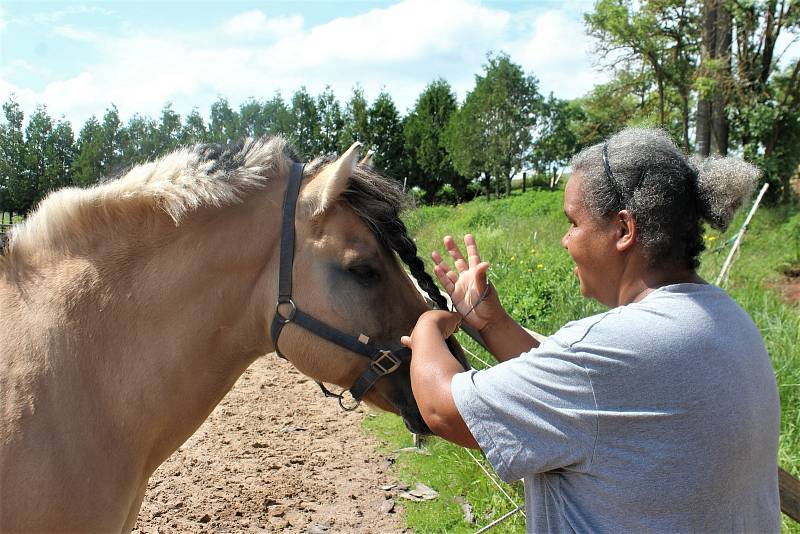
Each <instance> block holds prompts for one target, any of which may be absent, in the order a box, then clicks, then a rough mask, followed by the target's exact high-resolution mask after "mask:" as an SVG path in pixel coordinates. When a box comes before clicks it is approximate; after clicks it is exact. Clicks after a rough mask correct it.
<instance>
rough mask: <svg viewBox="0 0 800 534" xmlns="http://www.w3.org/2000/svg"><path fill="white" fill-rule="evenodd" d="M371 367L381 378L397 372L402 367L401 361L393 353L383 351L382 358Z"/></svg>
mask: <svg viewBox="0 0 800 534" xmlns="http://www.w3.org/2000/svg"><path fill="white" fill-rule="evenodd" d="M387 360H388V362H387ZM387 363H388V365H387ZM370 365H371V366H372V368H373V369H374V370H375V372H377V373H378V374H379V375H380V376H384V375H388V374H389V373H391V372H394V371H396V370H397V368H398V367H400V359H399V358H398V357H397V356H395V355H394V354H392V351H390V350H382V351H380V356H378V357H377V358H376V359H375V360H373V361H372V363H370Z"/></svg>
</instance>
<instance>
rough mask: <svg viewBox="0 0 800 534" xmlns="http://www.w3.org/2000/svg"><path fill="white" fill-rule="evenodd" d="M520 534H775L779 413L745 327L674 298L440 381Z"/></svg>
mask: <svg viewBox="0 0 800 534" xmlns="http://www.w3.org/2000/svg"><path fill="white" fill-rule="evenodd" d="M452 392H453V398H454V399H455V403H456V406H457V407H458V410H459V412H460V413H461V416H462V417H463V418H464V421H465V422H466V424H467V426H468V427H469V429H470V431H471V432H472V434H473V436H474V437H475V439H476V440H477V442H478V444H479V445H480V446H481V449H482V450H483V451H484V453H485V454H486V456H487V458H488V459H489V461H490V462H491V464H492V466H493V467H494V469H495V470H496V471H497V474H498V475H499V476H500V478H502V479H503V480H505V481H507V482H510V481H514V480H518V479H520V478H522V479H524V484H525V501H526V513H527V517H528V520H527V524H528V528H527V530H528V532H569V531H575V532H593V533H594V532H778V531H779V530H780V504H779V498H778V480H777V449H778V433H779V427H780V406H779V401H778V391H777V387H776V384H775V376H774V373H773V370H772V366H771V364H770V361H769V357H768V355H767V351H766V348H765V347H764V342H763V340H762V338H761V335H760V333H759V332H758V329H757V328H756V326H755V325H754V324H753V321H752V320H751V319H750V317H749V316H748V315H747V313H746V312H745V311H744V310H742V309H741V308H740V307H739V306H738V305H737V304H736V303H735V302H734V301H733V300H732V299H731V298H730V297H729V296H728V295H727V294H726V293H725V292H724V291H722V290H721V289H719V288H717V287H715V286H711V285H702V284H676V285H671V286H666V287H662V288H660V289H657V290H656V291H653V292H652V293H650V294H649V295H648V296H647V297H646V298H644V299H643V300H642V301H641V302H638V303H634V304H628V305H626V306H620V307H618V308H614V309H612V310H610V311H608V312H606V313H602V314H599V315H595V316H592V317H587V318H585V319H582V320H580V321H574V322H570V323H568V324H567V325H565V326H564V327H563V328H562V329H561V330H559V331H558V332H556V333H555V334H554V335H553V336H551V337H550V338H549V339H548V340H547V341H546V342H544V343H542V344H541V346H539V347H538V348H536V349H534V350H531V351H530V352H527V353H524V354H522V355H520V356H519V357H517V358H514V359H512V360H509V361H507V362H504V363H500V364H498V365H496V366H494V367H492V368H490V369H487V370H484V371H474V370H473V371H468V372H465V373H460V374H458V375H456V376H454V377H453V382H452Z"/></svg>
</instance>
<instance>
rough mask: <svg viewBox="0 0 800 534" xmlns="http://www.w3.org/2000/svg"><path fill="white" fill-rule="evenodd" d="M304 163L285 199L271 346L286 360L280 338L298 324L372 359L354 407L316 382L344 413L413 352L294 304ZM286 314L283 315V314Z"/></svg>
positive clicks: (295, 166) (295, 167) (353, 391)
mask: <svg viewBox="0 0 800 534" xmlns="http://www.w3.org/2000/svg"><path fill="white" fill-rule="evenodd" d="M304 167H305V165H303V164H302V163H292V169H291V172H290V173H289V184H288V186H287V187H286V194H285V196H284V198H283V223H282V226H281V249H280V270H279V272H278V302H277V304H276V305H275V316H274V317H273V318H272V326H271V328H270V334H271V336H272V343H273V345H274V346H275V353H276V354H277V355H278V356H280V357H281V358H283V359H286V356H284V355H283V354H282V353H281V351H280V349H279V348H278V338H279V337H280V335H281V331H282V330H283V327H284V326H286V325H287V324H289V323H295V324H297V325H298V326H301V327H303V328H305V329H306V330H308V331H309V332H312V333H314V334H316V335H317V336H319V337H321V338H323V339H326V340H328V341H330V342H332V343H335V344H336V345H339V346H340V347H343V348H345V349H348V350H350V351H352V352H355V353H357V354H361V355H362V356H366V357H367V358H369V359H370V364H369V367H367V368H366V369H365V370H364V372H363V373H361V376H359V377H358V378H357V379H356V381H355V382H354V383H353V385H352V386H350V389H349V393H350V396H351V397H352V398H353V400H355V403H353V404H345V403H346V402H347V400H346V398H345V395H344V393H346V392H347V390H345V391H343V392H342V393H333V392H331V391H330V390H328V389H327V388H326V387H325V385H324V384H322V383H321V382H317V384H318V385H319V387H320V389H322V393H323V394H324V395H325V396H326V397H335V398H337V399H338V400H339V405H340V406H341V407H342V408H343V409H345V410H353V409H355V408H356V407H357V406H358V405H359V404H360V402H361V399H362V397H363V396H364V394H365V393H366V392H367V391H368V390H369V389H370V388H371V387H372V386H374V385H375V382H377V381H378V379H380V378H381V377H383V376H386V375H388V374H389V373H392V372H394V371H396V370H397V369H398V368H399V367H400V364H401V362H402V359H401V358H403V357H404V358H406V359H408V358H410V357H411V351H410V350H409V349H408V348H405V347H403V348H400V349H398V350H395V351H391V350H388V349H382V348H380V347H378V346H376V345H375V344H374V343H372V342H371V341H370V339H369V337H367V336H366V335H364V334H360V335H359V336H358V337H356V336H351V335H349V334H345V333H344V332H342V331H340V330H337V329H336V328H334V327H332V326H330V325H328V324H325V323H323V322H322V321H320V320H318V319H316V318H314V317H312V316H311V315H309V314H307V313H305V312H303V311H302V310H300V309H299V308H298V307H297V304H295V302H294V300H292V266H293V264H294V241H295V228H294V220H295V210H296V207H297V197H298V195H299V194H300V183H301V182H302V181H303V168H304ZM281 310H283V311H281Z"/></svg>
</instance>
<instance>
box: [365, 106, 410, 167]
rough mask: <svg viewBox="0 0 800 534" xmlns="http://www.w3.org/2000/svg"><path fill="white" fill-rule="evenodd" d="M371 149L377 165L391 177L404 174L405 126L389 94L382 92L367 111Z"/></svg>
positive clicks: (368, 140)
mask: <svg viewBox="0 0 800 534" xmlns="http://www.w3.org/2000/svg"><path fill="white" fill-rule="evenodd" d="M367 117H368V120H369V138H368V139H367V142H368V145H369V147H370V148H371V149H372V150H373V151H374V152H375V165H376V166H377V167H378V168H379V169H382V170H383V171H385V172H386V173H387V174H388V175H389V176H392V177H394V178H399V177H400V176H401V175H402V174H403V126H402V123H401V122H400V113H398V111H397V107H396V106H395V105H394V101H393V100H392V97H391V96H389V93H387V92H385V91H381V93H380V94H379V95H378V98H376V99H375V102H373V103H372V106H370V108H369V110H368V111H367Z"/></svg>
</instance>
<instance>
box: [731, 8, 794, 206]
mask: <svg viewBox="0 0 800 534" xmlns="http://www.w3.org/2000/svg"><path fill="white" fill-rule="evenodd" d="M727 5H728V7H729V8H730V10H731V17H732V25H733V34H734V45H733V46H734V53H733V56H734V57H733V66H732V69H731V75H732V82H731V101H730V106H729V107H728V113H729V117H730V134H731V139H732V140H733V141H736V142H738V143H740V144H741V146H742V149H743V152H744V155H745V157H746V158H747V159H750V160H752V161H755V162H756V163H758V164H759V165H760V166H761V167H762V168H763V169H764V170H765V176H764V179H765V180H766V181H768V182H770V183H771V184H772V186H773V187H771V188H770V197H771V199H773V200H777V199H783V200H788V199H789V198H790V197H791V191H792V188H791V185H790V182H789V181H790V179H791V177H792V175H793V174H794V172H796V169H797V164H798V161H797V146H796V144H795V143H796V141H795V139H796V138H797V133H796V132H797V130H796V128H797V120H798V112H800V109H799V107H800V59H798V58H794V59H793V60H792V61H789V62H788V64H787V65H786V67H785V68H784V69H783V70H782V71H781V70H779V68H778V59H779V58H780V57H781V56H782V55H783V54H782V51H781V50H777V49H776V46H777V43H778V38H779V37H780V35H781V34H782V33H784V32H789V33H794V34H795V40H796V39H797V34H798V33H800V10H798V9H796V7H797V5H796V2H786V1H783V0H781V1H780V2H779V1H778V0H772V1H768V2H747V3H744V2H731V3H729V4H727Z"/></svg>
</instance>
